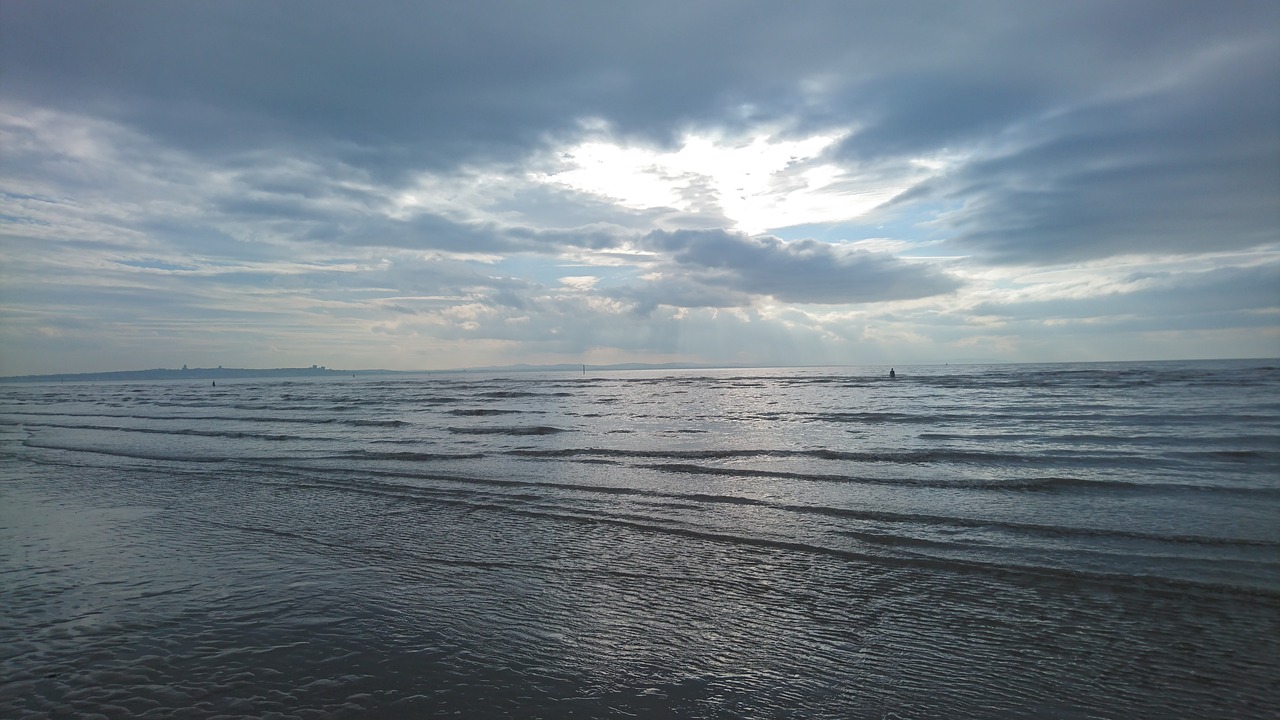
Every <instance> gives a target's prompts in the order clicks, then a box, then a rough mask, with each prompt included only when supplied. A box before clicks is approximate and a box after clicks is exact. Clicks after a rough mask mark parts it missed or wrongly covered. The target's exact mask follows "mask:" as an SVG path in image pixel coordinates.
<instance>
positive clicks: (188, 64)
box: [0, 0, 1280, 370]
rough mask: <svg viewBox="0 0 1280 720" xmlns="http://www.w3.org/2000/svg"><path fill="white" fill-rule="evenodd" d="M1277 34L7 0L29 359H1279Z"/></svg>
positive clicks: (9, 354) (1113, 26)
mask: <svg viewBox="0 0 1280 720" xmlns="http://www.w3.org/2000/svg"><path fill="white" fill-rule="evenodd" d="M1277 35H1280V5H1277V4H1275V3H1265V2H1259V3H1232V4H1228V5H1214V4H1208V3H1203V2H1195V1H1190V0H1188V1H1185V2H1184V1H1182V0H1173V1H1170V2H1160V3H1147V2H1133V3H1115V2H1107V1H1104V0H1082V1H1081V2H1072V3H1026V2H1014V1H1013V0H979V1H978V2H973V3H965V4H963V5H943V4H929V5H904V4H902V3H896V2H875V1H873V2H859V3H847V2H838V1H836V0H802V1H800V2H790V3H782V2H776V1H769V0H747V2H741V1H738V0H733V1H730V0H706V1H704V2H696V3H690V2H683V1H681V2H677V1H676V0H654V1H653V2H648V3H643V4H624V3H587V4H583V3H579V2H557V1H554V0H551V1H548V2H539V3H509V2H490V1H488V0H478V1H477V2H467V3H452V2H423V3H401V2H369V3H361V4H360V5H359V6H355V5H352V4H350V3H346V2H338V1H337V0H306V1H300V0H283V1H282V2H274V3H259V2H250V1H246V0H228V1H227V2H217V3H197V2H184V1H181V0H180V1H178V2H166V3H160V4H156V3H149V2H135V1H134V0H120V1H119V2H113V3H112V4H111V5H110V6H105V5H103V4H101V3H96V2H88V1H81V0H51V1H50V2H28V3H9V4H7V5H6V6H5V8H4V22H2V23H0V67H3V68H4V78H3V82H2V83H0V300H2V302H0V318H3V319H4V323H3V325H2V326H0V344H2V345H3V347H5V348H6V352H5V355H4V357H2V358H0V360H3V361H4V363H5V368H13V369H14V370H20V369H23V368H43V367H48V366H50V365H51V364H52V363H66V362H71V360H69V358H84V357H85V354H84V353H70V352H65V349H66V348H69V347H72V346H73V345H72V344H73V343H77V342H78V343H80V345H75V347H92V346H93V345H94V343H98V344H100V345H101V346H102V347H104V348H106V347H110V348H113V349H112V350H111V351H110V353H106V352H105V351H104V354H102V355H99V356H98V357H110V358H113V361H116V360H118V361H119V362H120V363H122V364H123V365H124V366H126V367H128V366H151V365H155V364H157V363H158V360H156V359H155V356H156V355H158V354H160V355H162V354H164V353H170V352H172V353H175V354H178V353H181V352H184V348H199V349H201V351H202V352H205V351H209V348H211V347H215V346H216V343H214V342H213V341H212V340H211V339H210V338H212V337H214V336H215V335H223V336H224V337H225V338H226V340H225V342H224V343H223V347H225V348H228V349H230V348H235V349H236V350H235V352H236V353H238V354H240V355H241V356H243V357H245V358H251V357H252V358H260V359H261V362H262V363H263V364H277V365H283V364H290V363H295V362H301V363H303V364H310V363H311V362H316V361H318V360H319V361H321V362H323V363H324V364H327V365H330V366H338V365H341V364H344V362H345V364H350V365H358V364H366V363H368V362H373V361H377V362H378V363H379V364H381V363H382V362H383V359H385V358H395V361H396V362H398V363H400V367H441V366H446V365H448V364H450V363H452V364H459V365H475V364H492V363H493V362H497V361H499V360H500V359H502V358H507V359H512V360H515V361H522V360H526V359H527V358H528V357H531V356H533V355H539V356H544V357H547V358H548V359H550V360H561V359H564V358H557V357H553V356H554V355H555V354H556V353H563V354H564V355H565V356H566V357H567V356H570V355H572V354H573V353H583V352H589V353H594V354H595V356H598V357H608V358H611V359H612V360H615V361H617V360H624V359H627V357H637V358H639V357H644V358H663V359H672V356H675V355H681V354H684V355H683V356H682V357H684V359H695V360H696V359H709V358H712V357H714V358H719V359H722V360H725V361H739V362H740V361H750V359H751V358H753V357H754V358H760V359H765V358H768V359H769V361H778V362H786V361H788V360H787V359H786V358H785V357H783V354H782V353H784V350H777V349H774V348H773V346H772V345H770V343H781V347H783V348H784V349H786V348H790V350H786V351H787V352H792V353H793V355H792V356H791V359H790V360H789V361H790V362H809V361H811V360H813V359H817V358H822V359H827V360H841V359H842V358H844V359H848V358H851V357H854V356H855V355H856V356H860V357H873V356H876V354H877V353H881V354H882V355H881V356H882V357H885V358H894V357H898V358H901V357H902V354H903V353H908V352H910V353H916V354H917V357H918V358H920V359H930V358H945V357H947V356H948V353H950V352H952V351H953V350H956V349H957V348H962V347H971V346H975V345H981V344H983V343H985V342H987V341H988V340H991V342H992V347H996V348H998V350H999V353H1001V355H1002V356H1003V357H1008V358H1010V359H1024V358H1031V357H1034V358H1035V359H1053V358H1054V357H1055V356H1053V353H1058V355H1059V356H1061V359H1071V357H1070V355H1071V353H1072V352H1074V351H1075V349H1076V348H1092V350H1090V352H1094V353H1096V355H1097V356H1107V354H1108V353H1110V354H1113V355H1114V354H1117V353H1119V354H1127V353H1129V352H1130V351H1131V348H1133V347H1138V345H1135V344H1134V342H1136V341H1132V342H1131V339H1132V337H1135V336H1137V335H1141V334H1142V332H1143V328H1146V329H1147V330H1149V331H1151V332H1152V333H1157V332H1158V333H1166V334H1165V335H1161V336H1160V339H1159V341H1155V340H1153V341H1152V342H1151V343H1150V344H1148V345H1144V346H1142V347H1146V348H1149V349H1150V350H1151V352H1154V353H1158V354H1161V356H1165V355H1168V354H1177V353H1184V352H1185V353H1191V354H1195V355H1201V354H1203V353H1202V352H1201V351H1199V350H1198V349H1197V345H1196V343H1197V342H1203V340H1204V338H1206V337H1209V336H1210V326H1211V325H1214V324H1217V325H1218V326H1219V327H1217V328H1216V329H1213V330H1212V332H1213V333H1216V334H1212V337H1213V338H1215V339H1216V341H1218V342H1221V343H1227V344H1224V345H1223V346H1222V347H1223V349H1222V350H1221V352H1222V353H1225V354H1242V353H1271V354H1274V353H1278V352H1280V341H1278V340H1277V339H1276V333H1270V334H1268V333H1263V332H1255V331H1254V329H1255V328H1257V327H1259V326H1264V325H1265V324H1266V323H1272V324H1273V326H1274V323H1275V320H1274V317H1275V316H1274V311H1273V309H1274V307H1275V305H1276V303H1275V302H1273V299H1274V293H1271V294H1268V283H1273V282H1274V281H1275V276H1274V270H1273V268H1274V267H1275V266H1276V264H1277V263H1280V236H1278V235H1277V228H1280V205H1277V203H1276V200H1275V199H1276V198H1277V197H1280V95H1277V94H1276V93H1275V91H1274V89H1273V86H1274V79H1275V77H1277V76H1280V45H1277V44H1276V42H1275V37H1276V36H1277ZM1269 298H1271V299H1269ZM1197 308H1199V309H1198V310H1197ZM72 320H88V321H90V322H88V323H83V322H82V323H76V322H72ZM197 328H198V329H197ZM1179 328H1184V329H1186V332H1187V334H1186V335H1185V337H1183V338H1182V339H1179V337H1178V336H1177V335H1176V333H1177V332H1179ZM375 329H376V332H374V330H375ZM1054 333H1058V335H1054ZM1090 333H1092V334H1090ZM1197 333H1198V334H1197ZM375 335H376V336H377V341H376V342H371V341H370V338H371V337H373V336H375ZM1068 335H1069V336H1070V338H1071V339H1070V342H1068V341H1066V340H1062V339H1060V337H1067V336H1068ZM1152 337H1154V336H1152ZM86 338H88V339H90V340H89V341H86ZM58 343H61V344H58ZM86 343H87V344H86ZM1267 343H1270V345H1268V344H1267ZM1228 345H1229V346H1228ZM265 347H274V348H276V349H277V350H278V351H279V352H280V353H285V354H289V353H293V354H294V356H295V357H292V358H291V359H286V358H283V357H280V358H277V359H276V360H274V361H272V360H271V356H270V355H269V354H267V351H265V350H261V349H260V348H265ZM130 348H132V350H131V349H130ZM1028 348H1032V349H1028ZM1231 348H1235V349H1231ZM1259 348H1261V349H1259ZM428 351H429V352H428ZM325 352H341V353H342V355H341V356H340V357H336V358H335V357H329V358H322V357H318V355H319V354H321V353H325ZM130 358H132V359H130ZM343 358H345V359H346V360H345V361H344V360H343ZM174 359H178V358H176V357H175V358H174ZM189 361H190V358H187V359H182V360H181V361H180V362H179V363H178V364H179V365H180V364H181V362H189ZM221 361H222V362H225V363H229V364H235V363H236V362H237V361H236V360H235V358H234V357H223V358H222V360H221ZM83 362H88V361H87V360H84V361H83ZM244 362H248V360H245V361H244ZM84 369H102V368H98V367H91V368H89V367H87V368H84Z"/></svg>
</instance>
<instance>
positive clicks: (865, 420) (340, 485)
mask: <svg viewBox="0 0 1280 720" xmlns="http://www.w3.org/2000/svg"><path fill="white" fill-rule="evenodd" d="M1278 365H1280V362H1278V361H1215V362H1177V363H1146V364H1143V363H1124V364H1082V365H992V366H977V365H967V366H929V367H899V368H897V369H898V371H899V376H898V378H897V379H896V380H890V379H889V378H888V377H887V370H888V368H802V369H789V370H788V369H770V370H740V369H735V370H718V371H705V370H697V371H657V372H655V371H649V372H599V373H591V372H588V373H587V374H585V375H584V374H576V373H563V374H511V375H506V376H497V375H492V376H490V375H475V374H459V375H414V376H385V377H359V378H337V379H333V378H325V379H304V380H293V381H289V380H270V381H253V380H240V381H222V382H219V383H218V385H217V386H216V387H212V386H210V384H209V382H208V381H201V382H186V383H182V382H155V383H98V384H88V383H65V384H40V385H4V386H0V716H2V717H6V718H36V717H97V716H104V717H109V718H117V717H119V718H123V717H142V718H151V717H156V718H176V717H190V718H212V717H259V718H271V717H274V718H294V717H297V718H329V717H352V718H364V717H387V718H401V717H436V716H446V717H450V716H457V717H468V718H492V717H528V718H533V717H546V718H559V717H591V718H594V717H600V718H606V717H607V718H613V717H621V718H625V717H641V718H645V717H655V718H663V717H679V718H784V717H788V718H789V717H796V718H938V717H949V718H960V717H974V718H1014V717H1028V718H1031V717H1035V718H1042V717H1044V718H1170V717H1179V718H1274V717H1277V716H1278V715H1280V682H1278V680H1280V392H1278V391H1280V368H1278V367H1277V366H1278Z"/></svg>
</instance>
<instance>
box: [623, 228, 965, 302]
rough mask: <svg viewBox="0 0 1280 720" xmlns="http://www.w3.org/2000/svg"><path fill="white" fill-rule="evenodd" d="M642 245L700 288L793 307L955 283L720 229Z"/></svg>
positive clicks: (901, 294) (948, 287) (918, 266)
mask: <svg viewBox="0 0 1280 720" xmlns="http://www.w3.org/2000/svg"><path fill="white" fill-rule="evenodd" d="M642 244H643V246H645V247H648V248H652V249H655V250H659V251H661V252H664V253H669V254H670V256H671V262H672V264H673V265H674V266H675V267H678V268H680V269H682V270H684V271H686V272H688V273H689V275H690V277H691V278H692V279H694V280H695V281H697V282H698V283H700V284H703V285H705V286H709V287H714V288H720V289H724V290H730V291H734V292H738V293H745V294H750V295H767V296H770V297H773V298H775V299H777V300H781V301H783V302H795V303H817V304H838V303H865V302H882V301H888V300H908V299H915V298H922V297H929V296H932V295H941V294H943V293H947V292H952V291H954V290H956V289H957V288H959V287H960V283H959V282H958V281H957V280H955V279H954V278H951V277H949V276H947V275H946V274H944V273H942V272H940V271H939V270H937V269H936V268H934V267H932V266H930V265H927V264H923V263H912V262H906V261H903V260H900V259H898V258H896V257H894V256H892V255H889V254H887V253H873V252H868V251H865V250H850V249H846V248H842V247H840V246H836V245H830V244H827V243H821V242H816V241H813V240H805V241H798V242H791V243H784V242H782V241H781V240H778V239H777V238H773V237H767V236H766V237H754V238H753V237H748V236H746V235H741V234H737V233H730V232H724V231H690V230H686V231H678V232H654V233H651V234H650V235H648V236H647V237H646V238H645V239H644V241H643V243H642Z"/></svg>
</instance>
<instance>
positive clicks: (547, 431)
mask: <svg viewBox="0 0 1280 720" xmlns="http://www.w3.org/2000/svg"><path fill="white" fill-rule="evenodd" d="M446 429H447V430H448V431H449V432H451V433H454V434H455V435H555V434H556V433H562V432H568V431H567V430H565V429H564V428H558V427H552V426H550V425H516V426H508V427H450V428H446Z"/></svg>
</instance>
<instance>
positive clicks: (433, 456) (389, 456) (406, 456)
mask: <svg viewBox="0 0 1280 720" xmlns="http://www.w3.org/2000/svg"><path fill="white" fill-rule="evenodd" d="M329 457H331V458H355V459H360V460H406V461H412V462H432V461H437V460H479V459H480V458H483V457H484V453H429V452H408V451H406V452H378V451H374V450H356V451H353V452H349V453H343V454H341V455H331V456H329Z"/></svg>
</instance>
